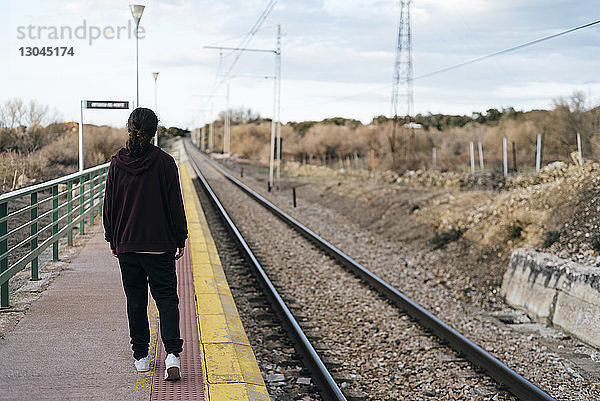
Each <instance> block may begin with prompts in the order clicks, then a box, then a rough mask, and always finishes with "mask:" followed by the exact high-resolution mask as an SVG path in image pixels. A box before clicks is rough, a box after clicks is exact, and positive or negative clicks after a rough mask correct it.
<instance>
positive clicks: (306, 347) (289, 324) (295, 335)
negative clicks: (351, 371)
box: [184, 142, 346, 401]
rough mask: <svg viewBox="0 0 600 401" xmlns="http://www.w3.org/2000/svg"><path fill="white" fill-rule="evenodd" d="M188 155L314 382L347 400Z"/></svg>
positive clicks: (335, 398) (336, 399) (331, 398)
mask: <svg viewBox="0 0 600 401" xmlns="http://www.w3.org/2000/svg"><path fill="white" fill-rule="evenodd" d="M184 144H185V142H184ZM186 152H187V145H186ZM188 155H189V153H188ZM188 159H189V161H190V164H191V165H192V168H193V169H194V171H195V172H196V175H197V176H198V179H199V180H200V183H201V185H202V187H203V189H204V191H205V193H206V195H207V196H208V198H209V199H210V201H211V202H212V204H213V206H214V207H215V209H217V211H218V213H219V215H220V217H221V219H222V220H223V223H224V224H225V226H226V227H227V229H228V230H229V232H230V233H231V234H232V237H233V238H234V240H235V242H236V244H237V245H238V248H239V249H240V251H241V252H242V254H243V255H244V257H245V259H246V260H247V261H248V264H249V265H250V266H251V269H252V270H253V272H254V275H255V276H256V277H257V279H258V281H259V282H260V284H261V286H262V287H263V289H264V290H265V293H266V294H267V295H268V296H269V298H270V301H271V304H272V306H273V308H274V309H275V310H276V311H277V314H278V315H279V317H280V318H281V320H282V322H283V323H284V325H285V326H286V328H287V330H288V332H289V333H290V335H291V337H292V339H293V341H294V343H295V344H296V345H297V346H298V347H299V348H300V350H301V351H302V354H303V356H304V359H305V361H306V363H307V365H308V366H307V367H308V368H309V369H310V371H311V372H312V377H313V379H314V380H315V383H316V384H317V385H318V386H319V387H320V389H321V391H322V392H321V395H322V396H323V398H324V399H325V400H327V401H346V397H345V396H344V394H343V393H342V391H341V390H340V388H339V387H338V385H337V384H336V382H335V380H333V378H332V377H331V374H330V373H329V371H328V370H327V367H326V366H325V364H324V363H323V361H322V360H321V358H320V357H319V355H318V354H317V352H316V351H315V349H314V347H313V346H312V344H311V343H310V341H309V340H308V338H307V337H306V334H304V332H303V331H302V328H301V327H300V325H299V324H298V321H297V320H296V319H295V318H294V316H293V315H292V313H291V312H290V310H289V308H288V307H287V305H286V304H285V302H284V300H283V298H281V295H279V293H278V292H277V289H276V288H275V286H274V285H273V283H272V282H271V280H270V279H269V277H268V276H267V273H266V272H265V270H264V269H263V267H262V266H261V264H260V262H259V261H258V259H256V257H255V256H254V253H253V252H252V250H251V249H250V247H249V246H248V243H247V242H246V240H245V239H244V237H243V236H242V234H241V233H240V231H239V230H238V229H237V227H236V226H235V224H234V222H233V220H231V218H230V217H229V214H228V213H227V211H226V210H225V208H224V207H223V205H222V204H221V201H220V200H219V198H218V197H217V195H216V194H215V193H214V191H213V190H212V188H211V187H210V185H209V183H208V181H206V179H205V178H204V176H203V175H202V172H201V171H200V168H199V167H198V165H197V164H196V162H195V161H194V159H193V158H192V157H188Z"/></svg>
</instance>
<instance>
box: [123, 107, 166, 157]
mask: <svg viewBox="0 0 600 401" xmlns="http://www.w3.org/2000/svg"><path fill="white" fill-rule="evenodd" d="M157 126H158V117H156V114H154V112H153V111H152V110H150V109H147V108H145V107H138V108H137V109H135V110H133V111H132V112H131V114H130V115H129V119H128V120H127V132H129V139H127V144H126V145H125V147H126V148H127V153H129V155H130V156H133V157H138V156H141V155H143V154H144V153H146V152H147V151H148V148H149V147H150V141H151V140H152V138H153V137H154V134H155V133H156V128H157Z"/></svg>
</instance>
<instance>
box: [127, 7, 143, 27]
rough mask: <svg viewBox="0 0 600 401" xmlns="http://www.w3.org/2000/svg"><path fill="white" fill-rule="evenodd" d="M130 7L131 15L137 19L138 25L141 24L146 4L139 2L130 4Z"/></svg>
mask: <svg viewBox="0 0 600 401" xmlns="http://www.w3.org/2000/svg"><path fill="white" fill-rule="evenodd" d="M129 8H130V9H131V15H132V16H133V19H134V21H135V24H136V25H139V24H140V19H142V14H143V13H144V6H142V5H139V4H130V5H129Z"/></svg>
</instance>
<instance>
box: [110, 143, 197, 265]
mask: <svg viewBox="0 0 600 401" xmlns="http://www.w3.org/2000/svg"><path fill="white" fill-rule="evenodd" d="M103 211H104V216H103V222H104V233H105V234H104V237H105V239H106V240H107V241H108V242H109V243H110V247H111V249H114V250H115V251H116V253H117V254H120V253H125V252H172V251H175V250H176V248H183V247H184V246H185V239H186V238H187V224H186V219H185V210H184V208H183V199H182V197H181V187H180V185H179V174H178V171H177V165H176V164H175V160H174V159H173V158H172V157H171V156H170V155H169V154H167V153H165V152H164V151H162V150H161V149H160V148H158V147H156V146H154V145H150V148H149V149H148V151H147V152H146V153H145V154H144V155H142V156H139V157H135V158H134V157H131V156H129V155H128V153H127V150H126V149H125V148H122V149H120V150H119V151H118V152H117V153H115V154H114V155H113V156H112V160H111V163H110V167H109V169H108V177H107V179H106V192H105V195H104V209H103Z"/></svg>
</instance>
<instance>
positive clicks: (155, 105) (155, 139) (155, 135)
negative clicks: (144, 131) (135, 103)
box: [152, 72, 158, 146]
mask: <svg viewBox="0 0 600 401" xmlns="http://www.w3.org/2000/svg"><path fill="white" fill-rule="evenodd" d="M152 76H153V77H154V112H155V113H156V114H158V97H157V95H156V81H157V80H158V72H153V73H152ZM154 146H158V131H156V134H154Z"/></svg>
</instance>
